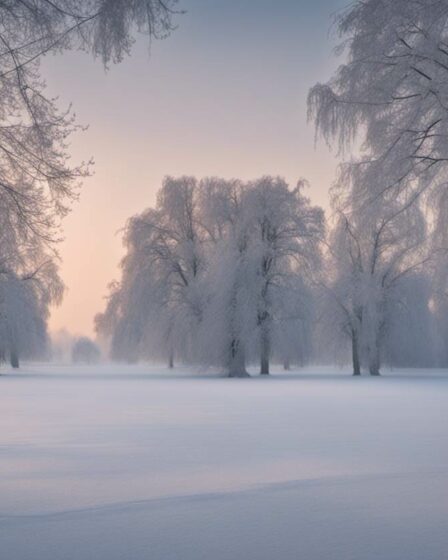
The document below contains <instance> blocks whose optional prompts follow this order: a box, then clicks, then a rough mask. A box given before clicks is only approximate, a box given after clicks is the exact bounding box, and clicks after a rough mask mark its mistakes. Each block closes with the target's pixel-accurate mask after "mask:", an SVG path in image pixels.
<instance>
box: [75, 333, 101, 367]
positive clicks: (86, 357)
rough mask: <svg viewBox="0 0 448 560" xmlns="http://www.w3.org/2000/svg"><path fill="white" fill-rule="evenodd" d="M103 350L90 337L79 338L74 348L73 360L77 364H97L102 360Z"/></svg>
mask: <svg viewBox="0 0 448 560" xmlns="http://www.w3.org/2000/svg"><path fill="white" fill-rule="evenodd" d="M100 358H101V351H100V349H99V348H98V346H97V345H96V344H95V342H93V340H91V339H90V338H88V337H86V336H83V337H80V338H78V339H77V340H76V341H75V343H74V344H73V348H72V362H73V363H75V364H80V363H81V364H82V363H84V364H96V363H98V362H99V361H100Z"/></svg>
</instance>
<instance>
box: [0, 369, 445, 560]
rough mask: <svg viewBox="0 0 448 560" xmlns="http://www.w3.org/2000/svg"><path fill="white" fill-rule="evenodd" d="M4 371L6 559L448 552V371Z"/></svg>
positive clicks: (404, 558) (0, 485) (285, 558)
mask: <svg viewBox="0 0 448 560" xmlns="http://www.w3.org/2000/svg"><path fill="white" fill-rule="evenodd" d="M4 373H5V375H2V376H1V377H0V410H1V411H2V430H1V433H0V550H1V554H0V556H1V558H2V559H3V558H5V560H28V559H29V560H31V559H32V560H71V559H73V560H75V559H76V560H87V559H89V560H90V559H94V560H140V559H143V558H145V559H146V558H148V559H151V560H171V559H172V560H174V559H176V560H200V559H204V560H205V559H206V560H230V559H232V560H238V559H242V560H251V559H254V560H255V559H256V560H264V559H266V560H268V559H269V560H273V559H279V560H289V559H291V560H292V559H294V560H297V559H303V560H330V559H331V560H350V559H353V560H374V559H375V560H376V559H381V560H414V559H415V560H422V559H425V560H441V559H442V558H445V557H446V554H447V551H448V532H447V530H446V528H447V522H446V519H447V517H448V406H447V404H448V400H447V397H448V374H446V372H443V371H437V370H431V371H429V370H426V371H410V370H409V371H404V370H397V371H390V372H386V374H385V375H384V376H383V377H381V378H378V379H376V378H375V379H370V378H360V379H354V378H352V377H350V376H349V375H348V373H347V371H343V370H336V369H332V368H308V369H306V370H303V371H297V372H291V373H289V372H288V373H284V372H280V371H278V372H276V373H275V374H274V375H273V376H271V378H269V379H262V378H259V377H254V378H251V379H223V378H218V377H217V376H216V375H212V374H209V373H208V372H205V371H200V372H196V371H194V370H193V369H188V370H187V369H186V370H183V371H181V370H175V371H174V372H169V371H167V370H165V369H164V368H155V367H149V366H143V365H139V366H122V365H113V366H110V365H109V366H89V367H87V366H85V367H84V366H78V367H74V366H56V365H45V366H44V365H32V366H24V367H23V368H22V369H21V370H20V371H19V372H18V373H15V372H12V371H5V372H4Z"/></svg>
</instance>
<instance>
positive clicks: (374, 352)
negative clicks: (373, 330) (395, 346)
mask: <svg viewBox="0 0 448 560" xmlns="http://www.w3.org/2000/svg"><path fill="white" fill-rule="evenodd" d="M369 373H370V375H375V376H378V375H380V351H379V348H378V344H375V345H374V347H373V348H370V349H369Z"/></svg>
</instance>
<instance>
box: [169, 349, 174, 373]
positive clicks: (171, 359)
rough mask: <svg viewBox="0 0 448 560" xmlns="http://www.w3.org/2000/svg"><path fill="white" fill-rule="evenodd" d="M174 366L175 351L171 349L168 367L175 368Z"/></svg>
mask: <svg viewBox="0 0 448 560" xmlns="http://www.w3.org/2000/svg"><path fill="white" fill-rule="evenodd" d="M173 367H174V352H173V351H171V352H170V355H169V356H168V368H169V369H173Z"/></svg>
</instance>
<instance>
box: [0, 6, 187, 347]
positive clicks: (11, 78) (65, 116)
mask: <svg viewBox="0 0 448 560" xmlns="http://www.w3.org/2000/svg"><path fill="white" fill-rule="evenodd" d="M175 3H176V2H175V0H166V1H164V2H162V1H160V0H132V1H121V0H119V1H117V0H88V1H85V2H79V1H78V0H52V1H49V0H27V1H9V0H7V1H5V2H1V3H0V147H1V150H0V223H1V231H0V235H1V242H2V247H1V249H0V270H2V271H3V272H2V274H3V275H4V277H3V282H4V283H5V282H6V280H5V278H7V279H8V282H6V284H7V285H8V293H9V294H12V292H13V291H14V290H13V288H12V286H13V285H16V284H17V283H18V284H17V285H16V287H17V286H21V288H20V290H19V289H18V288H17V289H15V292H14V293H15V294H16V296H17V297H16V296H14V298H13V301H14V302H17V301H19V300H20V302H21V304H23V303H24V302H25V301H30V299H29V297H28V296H27V297H25V295H24V294H25V292H27V293H28V291H29V290H28V288H27V290H25V287H24V286H30V285H31V284H33V285H35V284H36V276H33V282H32V283H31V282H28V283H27V284H23V283H22V279H23V278H24V277H27V276H28V275H29V274H34V271H35V270H37V269H39V270H40V271H41V275H40V276H42V271H43V270H44V269H45V270H47V271H48V270H49V266H47V265H46V266H45V267H43V268H41V267H42V262H47V261H48V260H53V261H54V260H55V255H54V244H55V243H56V242H57V241H59V238H60V220H61V218H62V217H64V216H65V215H66V214H67V212H68V211H69V208H70V204H71V202H72V201H73V200H75V199H76V197H77V194H78V186H79V182H80V180H81V179H82V178H83V177H84V176H85V175H86V174H87V173H88V170H89V165H88V164H84V163H81V164H79V165H72V164H71V163H70V161H69V159H70V158H69V152H68V142H69V138H70V136H71V135H72V133H73V132H75V131H76V130H77V129H79V126H78V125H77V124H76V122H75V120H74V115H73V114H72V112H71V110H70V109H68V110H66V111H61V110H60V109H59V108H58V106H57V103H56V100H55V99H52V98H50V97H49V96H48V95H47V92H46V88H45V84H44V81H43V79H42V77H41V72H40V60H41V58H42V56H44V55H45V54H47V53H50V52H63V51H65V50H67V49H75V48H76V49H82V50H84V51H86V52H89V53H90V54H92V55H93V56H95V57H100V58H101V59H102V61H103V64H104V65H107V64H108V63H111V62H112V63H114V62H119V61H120V60H121V59H122V58H123V56H124V55H126V54H127V53H128V52H129V51H130V49H131V46H132V43H133V40H134V36H135V35H136V33H137V32H142V33H145V34H147V35H148V36H149V37H163V36H165V35H166V34H167V33H169V32H170V30H171V29H172V24H171V21H172V15H173V13H174V12H173V7H174V5H175ZM43 246H45V247H46V249H45V250H44V249H43ZM50 246H53V249H52V251H53V254H52V253H51V252H50V251H49V250H48V247H50ZM36 256H37V257H38V258H39V259H40V260H41V262H37V259H36ZM43 256H44V257H45V258H44V259H42V258H41V257H43ZM52 266H53V267H54V266H55V265H54V264H53V265H52ZM5 275H6V276H5ZM53 276H54V275H53ZM6 284H5V285H6ZM47 287H48V286H47ZM58 290H59V288H58V289H57V290H56V291H58ZM33 291H34V289H33V290H31V292H33ZM50 291H51V290H50ZM19 292H20V294H22V295H20V297H19V295H18V294H19ZM36 293H37V292H36ZM8 297H9V296H8ZM36 297H37V296H36ZM41 297H43V296H42V294H40V295H38V297H37V299H38V300H39V302H40V298H41ZM5 298H6V296H4V304H3V305H4V307H5V306H6V301H9V300H8V298H6V299H5ZM17 298H18V299H17ZM50 299H51V298H50ZM56 299H57V298H56ZM44 300H45V297H44ZM42 301H43V300H42ZM14 305H16V303H14ZM37 308H40V309H41V310H42V311H43V313H44V314H43V315H42V317H41V319H42V320H44V319H45V318H46V316H47V308H46V304H45V305H43V306H42V305H41V303H39V304H38V305H37V307H36V306H34V307H33V305H31V303H30V308H29V309H28V311H27V313H28V315H29V316H32V315H33V314H34V313H35V311H36V309H37ZM13 315H14V314H11V313H9V319H8V321H9V327H8V328H9V331H11V329H12V326H11V324H10V323H11V321H12V316H13ZM21 324H22V325H23V321H21ZM14 330H17V329H14ZM5 336H6V335H5ZM2 344H3V345H4V344H6V342H5V341H4V340H3V341H2Z"/></svg>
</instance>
